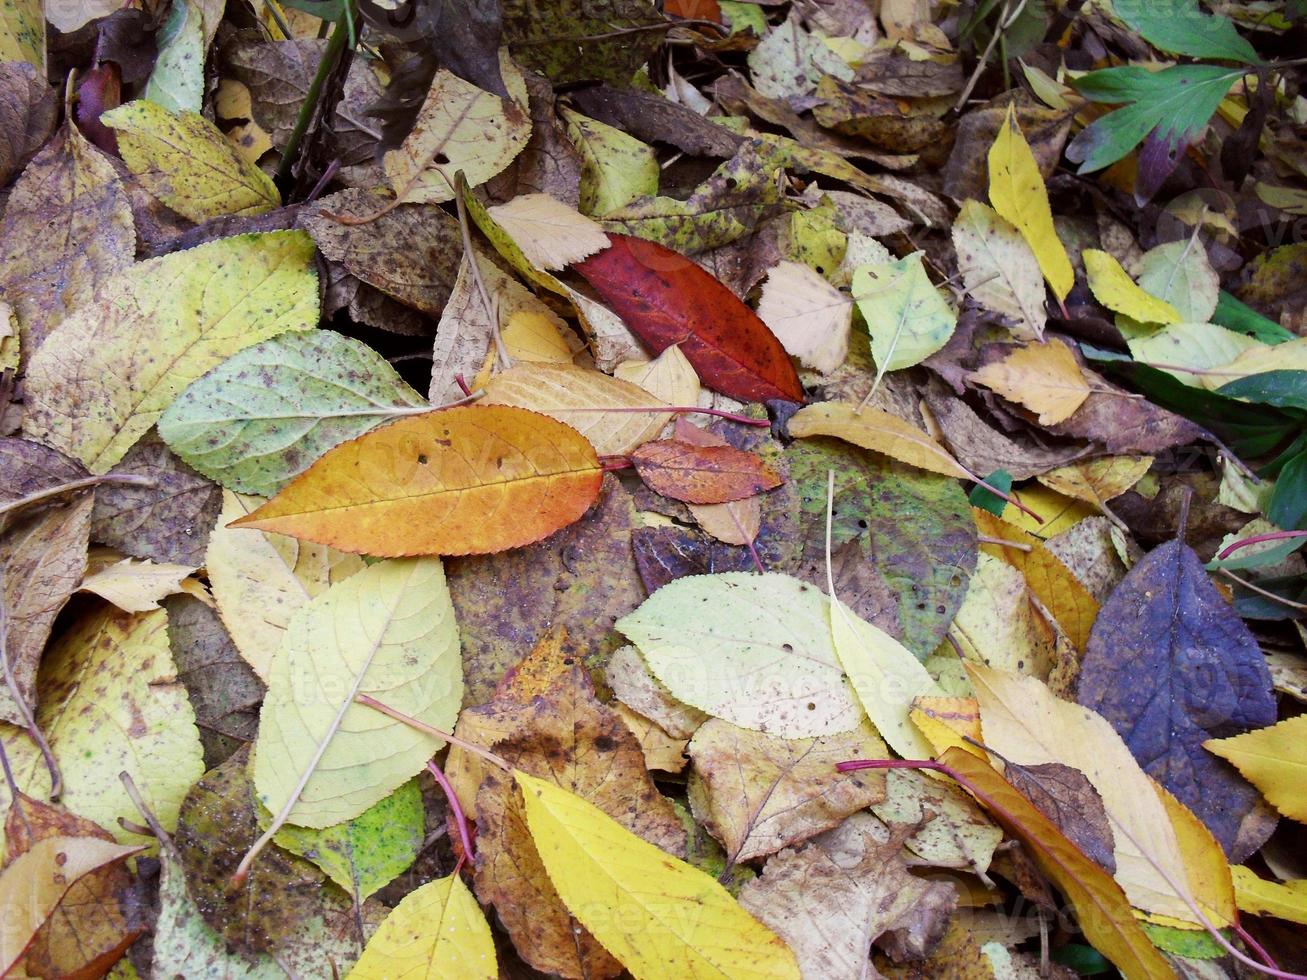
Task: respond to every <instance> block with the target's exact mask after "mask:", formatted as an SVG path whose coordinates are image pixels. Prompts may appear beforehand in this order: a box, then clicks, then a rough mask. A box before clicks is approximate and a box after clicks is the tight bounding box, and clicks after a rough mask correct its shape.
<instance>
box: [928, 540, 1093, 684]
mask: <svg viewBox="0 0 1307 980" xmlns="http://www.w3.org/2000/svg"><path fill="white" fill-rule="evenodd" d="M980 526H981V527H984V525H983V524H982V525H980ZM985 547H986V548H988V546H987V545H986V546H985ZM1032 564H1033V563H1032ZM1068 577H1069V576H1068ZM1091 622H1092V620H1091ZM1086 628H1087V624H1086ZM949 636H950V637H952V639H953V640H954V642H956V643H957V644H958V646H959V648H961V650H962V654H963V659H964V662H973V663H982V664H985V665H986V666H987V667H996V668H999V669H1001V670H1008V671H1011V672H1013V673H1017V674H1028V675H1031V676H1034V677H1038V678H1039V679H1040V680H1050V679H1051V678H1050V675H1051V674H1052V673H1053V668H1054V666H1055V662H1056V648H1055V646H1054V640H1053V635H1052V630H1051V629H1050V628H1049V627H1048V626H1047V625H1046V624H1045V623H1044V622H1043V620H1042V619H1041V617H1040V614H1039V612H1038V611H1037V610H1036V609H1035V608H1034V606H1033V605H1032V604H1031V602H1030V591H1029V588H1028V586H1027V584H1026V580H1025V578H1024V576H1023V575H1022V573H1021V572H1020V571H1018V570H1017V569H1016V568H1014V567H1012V566H1011V565H1009V564H1007V563H1006V562H1004V561H1002V560H1000V559H998V558H995V557H994V556H993V555H992V554H988V553H986V552H982V553H981V554H980V556H979V557H978V558H977V560H976V573H975V574H974V575H972V576H971V581H970V583H969V584H968V587H967V596H966V599H965V600H963V603H962V607H961V608H960V609H958V613H957V616H955V617H954V619H953V623H952V625H951V626H950V627H949ZM954 664H955V666H961V664H957V662H956V661H954Z"/></svg>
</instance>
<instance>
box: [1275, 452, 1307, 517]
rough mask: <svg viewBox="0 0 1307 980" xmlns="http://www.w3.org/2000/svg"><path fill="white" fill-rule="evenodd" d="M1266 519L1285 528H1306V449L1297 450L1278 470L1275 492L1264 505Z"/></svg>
mask: <svg viewBox="0 0 1307 980" xmlns="http://www.w3.org/2000/svg"><path fill="white" fill-rule="evenodd" d="M1266 519H1267V520H1269V521H1270V522H1271V523H1272V524H1274V525H1276V526H1277V527H1282V528H1284V529H1286V530H1301V529H1304V528H1307V450H1303V451H1302V452H1299V453H1298V455H1296V456H1294V457H1293V458H1292V459H1290V460H1289V461H1288V462H1287V463H1285V464H1284V468H1283V469H1282V470H1280V475H1279V476H1278V477H1276V480H1275V492H1274V493H1272V494H1271V501H1270V503H1269V504H1267V506H1266Z"/></svg>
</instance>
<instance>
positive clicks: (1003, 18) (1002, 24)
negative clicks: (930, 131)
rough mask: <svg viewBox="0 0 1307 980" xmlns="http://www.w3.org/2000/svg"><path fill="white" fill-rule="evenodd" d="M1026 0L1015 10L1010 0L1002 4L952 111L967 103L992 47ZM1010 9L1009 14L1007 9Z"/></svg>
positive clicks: (1023, 7) (1019, 11) (992, 51)
mask: <svg viewBox="0 0 1307 980" xmlns="http://www.w3.org/2000/svg"><path fill="white" fill-rule="evenodd" d="M1026 3H1027V0H1021V3H1019V4H1018V5H1017V9H1016V10H1012V3H1011V0H1008V2H1007V3H1005V4H1003V13H1002V14H1001V15H1000V16H999V17H998V18H997V19H996V20H995V22H994V33H993V35H992V36H991V37H990V39H989V43H988V44H987V45H985V50H984V53H982V54H981V56H980V60H979V61H978V62H977V63H976V70H975V71H973V72H972V73H971V78H970V79H969V80H968V81H967V84H966V87H965V88H964V89H963V90H962V94H961V95H960V96H958V101H957V103H956V104H955V105H954V106H953V111H954V112H961V111H962V107H963V106H964V105H966V104H967V99H969V98H971V93H972V92H973V91H974V90H975V88H976V85H977V83H979V81H980V76H981V75H983V74H984V73H985V67H986V66H987V65H988V64H989V56H990V55H992V54H993V53H994V47H995V45H997V44H998V42H999V39H1000V38H1001V37H1002V36H1003V32H1004V31H1006V30H1007V29H1008V28H1009V27H1011V26H1012V25H1013V24H1014V23H1016V19H1017V18H1018V17H1020V16H1021V13H1022V11H1024V10H1025V9H1026ZM1009 10H1012V12H1011V14H1010V15H1009V13H1008V11H1009Z"/></svg>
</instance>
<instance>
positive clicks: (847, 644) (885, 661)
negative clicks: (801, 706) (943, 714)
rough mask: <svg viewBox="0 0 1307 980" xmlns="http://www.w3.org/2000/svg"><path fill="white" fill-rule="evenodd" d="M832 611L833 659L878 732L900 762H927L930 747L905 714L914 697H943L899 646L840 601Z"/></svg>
mask: <svg viewBox="0 0 1307 980" xmlns="http://www.w3.org/2000/svg"><path fill="white" fill-rule="evenodd" d="M830 606H831V611H830V623H831V632H832V635H833V638H834V642H835V655H836V656H837V657H839V661H840V666H841V667H843V668H844V673H845V674H846V675H847V676H848V678H849V683H850V684H852V685H853V691H854V693H855V694H857V695H858V701H859V702H860V703H861V704H862V707H863V710H865V711H866V712H867V717H868V718H870V719H871V721H872V724H874V725H875V726H876V731H878V732H879V733H880V737H881V738H883V739H884V740H885V741H886V742H887V743H888V744H889V747H890V748H892V749H893V750H894V751H895V752H897V753H898V754H899V755H901V756H902V757H903V758H905V759H928V758H930V755H931V745H930V742H929V741H928V740H927V739H925V738H924V737H923V736H922V734H921V733H920V732H919V731H918V730H917V729H916V727H915V726H914V725H913V724H912V722H911V721H910V720H909V718H908V714H909V712H910V710H911V708H912V702H913V700H914V699H915V698H917V697H920V696H923V695H924V696H932V697H933V696H939V695H942V694H943V693H944V692H943V691H942V690H941V689H940V687H939V685H938V684H936V683H935V679H934V678H933V677H931V676H930V674H928V673H927V672H926V668H925V667H923V666H922V665H921V661H920V660H918V659H917V658H916V657H914V656H913V655H912V652H911V651H910V650H908V648H907V647H905V646H904V645H903V644H902V643H900V642H899V641H898V640H896V639H894V637H892V636H890V635H889V634H888V633H886V632H885V631H884V630H882V629H880V628H879V627H877V626H874V625H872V624H871V623H868V622H867V621H866V620H864V619H862V618H861V617H860V616H859V615H858V614H857V613H855V612H854V611H853V610H852V609H850V608H849V607H848V606H846V605H845V604H844V603H842V602H840V601H839V600H838V599H835V600H833V601H832V602H831V604H830Z"/></svg>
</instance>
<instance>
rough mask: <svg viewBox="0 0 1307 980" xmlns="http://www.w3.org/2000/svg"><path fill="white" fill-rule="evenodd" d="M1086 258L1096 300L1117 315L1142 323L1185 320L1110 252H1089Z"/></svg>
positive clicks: (1087, 273) (1084, 257) (1099, 250)
mask: <svg viewBox="0 0 1307 980" xmlns="http://www.w3.org/2000/svg"><path fill="white" fill-rule="evenodd" d="M1082 258H1083V259H1084V263H1085V274H1086V275H1087V276H1088V277H1089V288H1090V289H1091V290H1092V291H1093V293H1094V297H1095V298H1096V299H1097V300H1098V301H1099V302H1100V303H1102V304H1103V305H1104V306H1106V307H1107V308H1108V309H1109V310H1111V311H1113V312H1114V313H1121V314H1123V315H1125V316H1128V317H1130V318H1131V319H1132V320H1138V321H1139V322H1140V323H1179V322H1180V321H1181V320H1183V319H1184V317H1182V316H1180V311H1179V310H1177V309H1176V308H1175V307H1174V306H1172V305H1171V304H1170V303H1168V302H1166V300H1161V299H1158V298H1157V297H1156V296H1151V295H1149V294H1148V293H1146V292H1144V290H1143V289H1142V288H1140V287H1139V286H1138V285H1136V283H1135V281H1134V280H1133V279H1131V278H1130V273H1128V272H1126V271H1125V269H1123V268H1121V263H1120V262H1118V261H1117V260H1116V259H1115V258H1114V257H1113V256H1112V255H1111V253H1109V252H1104V251H1102V250H1101V249H1097V248H1087V249H1085V251H1084V253H1083V255H1082Z"/></svg>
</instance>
